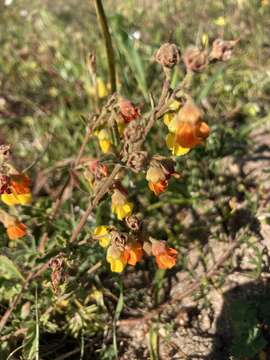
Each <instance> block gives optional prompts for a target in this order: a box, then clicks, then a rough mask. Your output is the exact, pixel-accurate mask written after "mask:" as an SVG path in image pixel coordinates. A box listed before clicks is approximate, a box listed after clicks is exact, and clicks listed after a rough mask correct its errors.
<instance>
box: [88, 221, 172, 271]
mask: <svg viewBox="0 0 270 360" xmlns="http://www.w3.org/2000/svg"><path fill="white" fill-rule="evenodd" d="M134 220H135V219H133V221H134ZM93 237H94V239H96V240H98V241H99V244H100V246H102V247H103V248H107V255H106V260H107V262H108V263H109V264H110V268H111V271H113V272H118V273H120V272H122V271H123V270H124V269H125V267H126V265H127V264H129V265H132V266H135V265H136V264H137V263H138V262H139V261H140V260H141V259H142V257H143V255H144V253H145V254H147V255H152V256H154V257H155V259H156V263H157V266H158V267H159V268H160V269H170V268H172V267H173V266H174V265H175V263H176V258H177V251H176V250H175V249H173V248H169V247H167V245H166V242H165V241H159V240H154V239H150V240H149V241H145V242H144V243H143V242H142V240H140V239H136V237H134V236H132V235H129V234H127V233H121V232H119V231H117V230H116V229H115V228H114V227H110V226H105V225H102V226H97V227H96V228H95V229H94V231H93Z"/></svg>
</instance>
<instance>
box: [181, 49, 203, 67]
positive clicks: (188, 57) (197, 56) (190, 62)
mask: <svg viewBox="0 0 270 360" xmlns="http://www.w3.org/2000/svg"><path fill="white" fill-rule="evenodd" d="M183 60H184V63H185V65H186V68H187V70H190V71H194V72H199V71H202V70H203V69H204V68H205V67H206V66H207V65H208V55H207V52H206V51H203V50H200V49H199V48H197V47H196V46H190V47H188V48H187V49H186V51H185V53H184V55H183Z"/></svg>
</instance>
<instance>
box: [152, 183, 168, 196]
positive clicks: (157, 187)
mask: <svg viewBox="0 0 270 360" xmlns="http://www.w3.org/2000/svg"><path fill="white" fill-rule="evenodd" d="M148 186H149V189H150V190H151V191H153V193H154V194H155V195H160V194H161V193H163V192H164V191H165V190H166V189H167V187H168V180H162V181H159V182H156V183H153V182H151V181H149V183H148Z"/></svg>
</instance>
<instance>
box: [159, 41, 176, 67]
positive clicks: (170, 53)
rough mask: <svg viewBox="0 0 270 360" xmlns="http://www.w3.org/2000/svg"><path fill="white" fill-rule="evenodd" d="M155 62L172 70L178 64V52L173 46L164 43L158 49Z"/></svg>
mask: <svg viewBox="0 0 270 360" xmlns="http://www.w3.org/2000/svg"><path fill="white" fill-rule="evenodd" d="M155 60H156V62H158V63H159V64H160V65H162V66H164V67H166V68H173V67H174V66H175V65H176V64H179V62H180V51H179V49H178V47H177V46H176V45H175V44H170V43H165V44H163V45H161V47H160V48H159V49H158V51H157V53H156V55H155Z"/></svg>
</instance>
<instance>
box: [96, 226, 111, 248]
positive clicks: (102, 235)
mask: <svg viewBox="0 0 270 360" xmlns="http://www.w3.org/2000/svg"><path fill="white" fill-rule="evenodd" d="M93 236H94V237H95V238H97V240H98V241H99V245H100V246H102V247H103V248H106V247H108V246H109V244H110V242H111V238H110V235H109V232H108V226H104V225H101V226H97V227H96V228H95V229H94V231H93Z"/></svg>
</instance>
